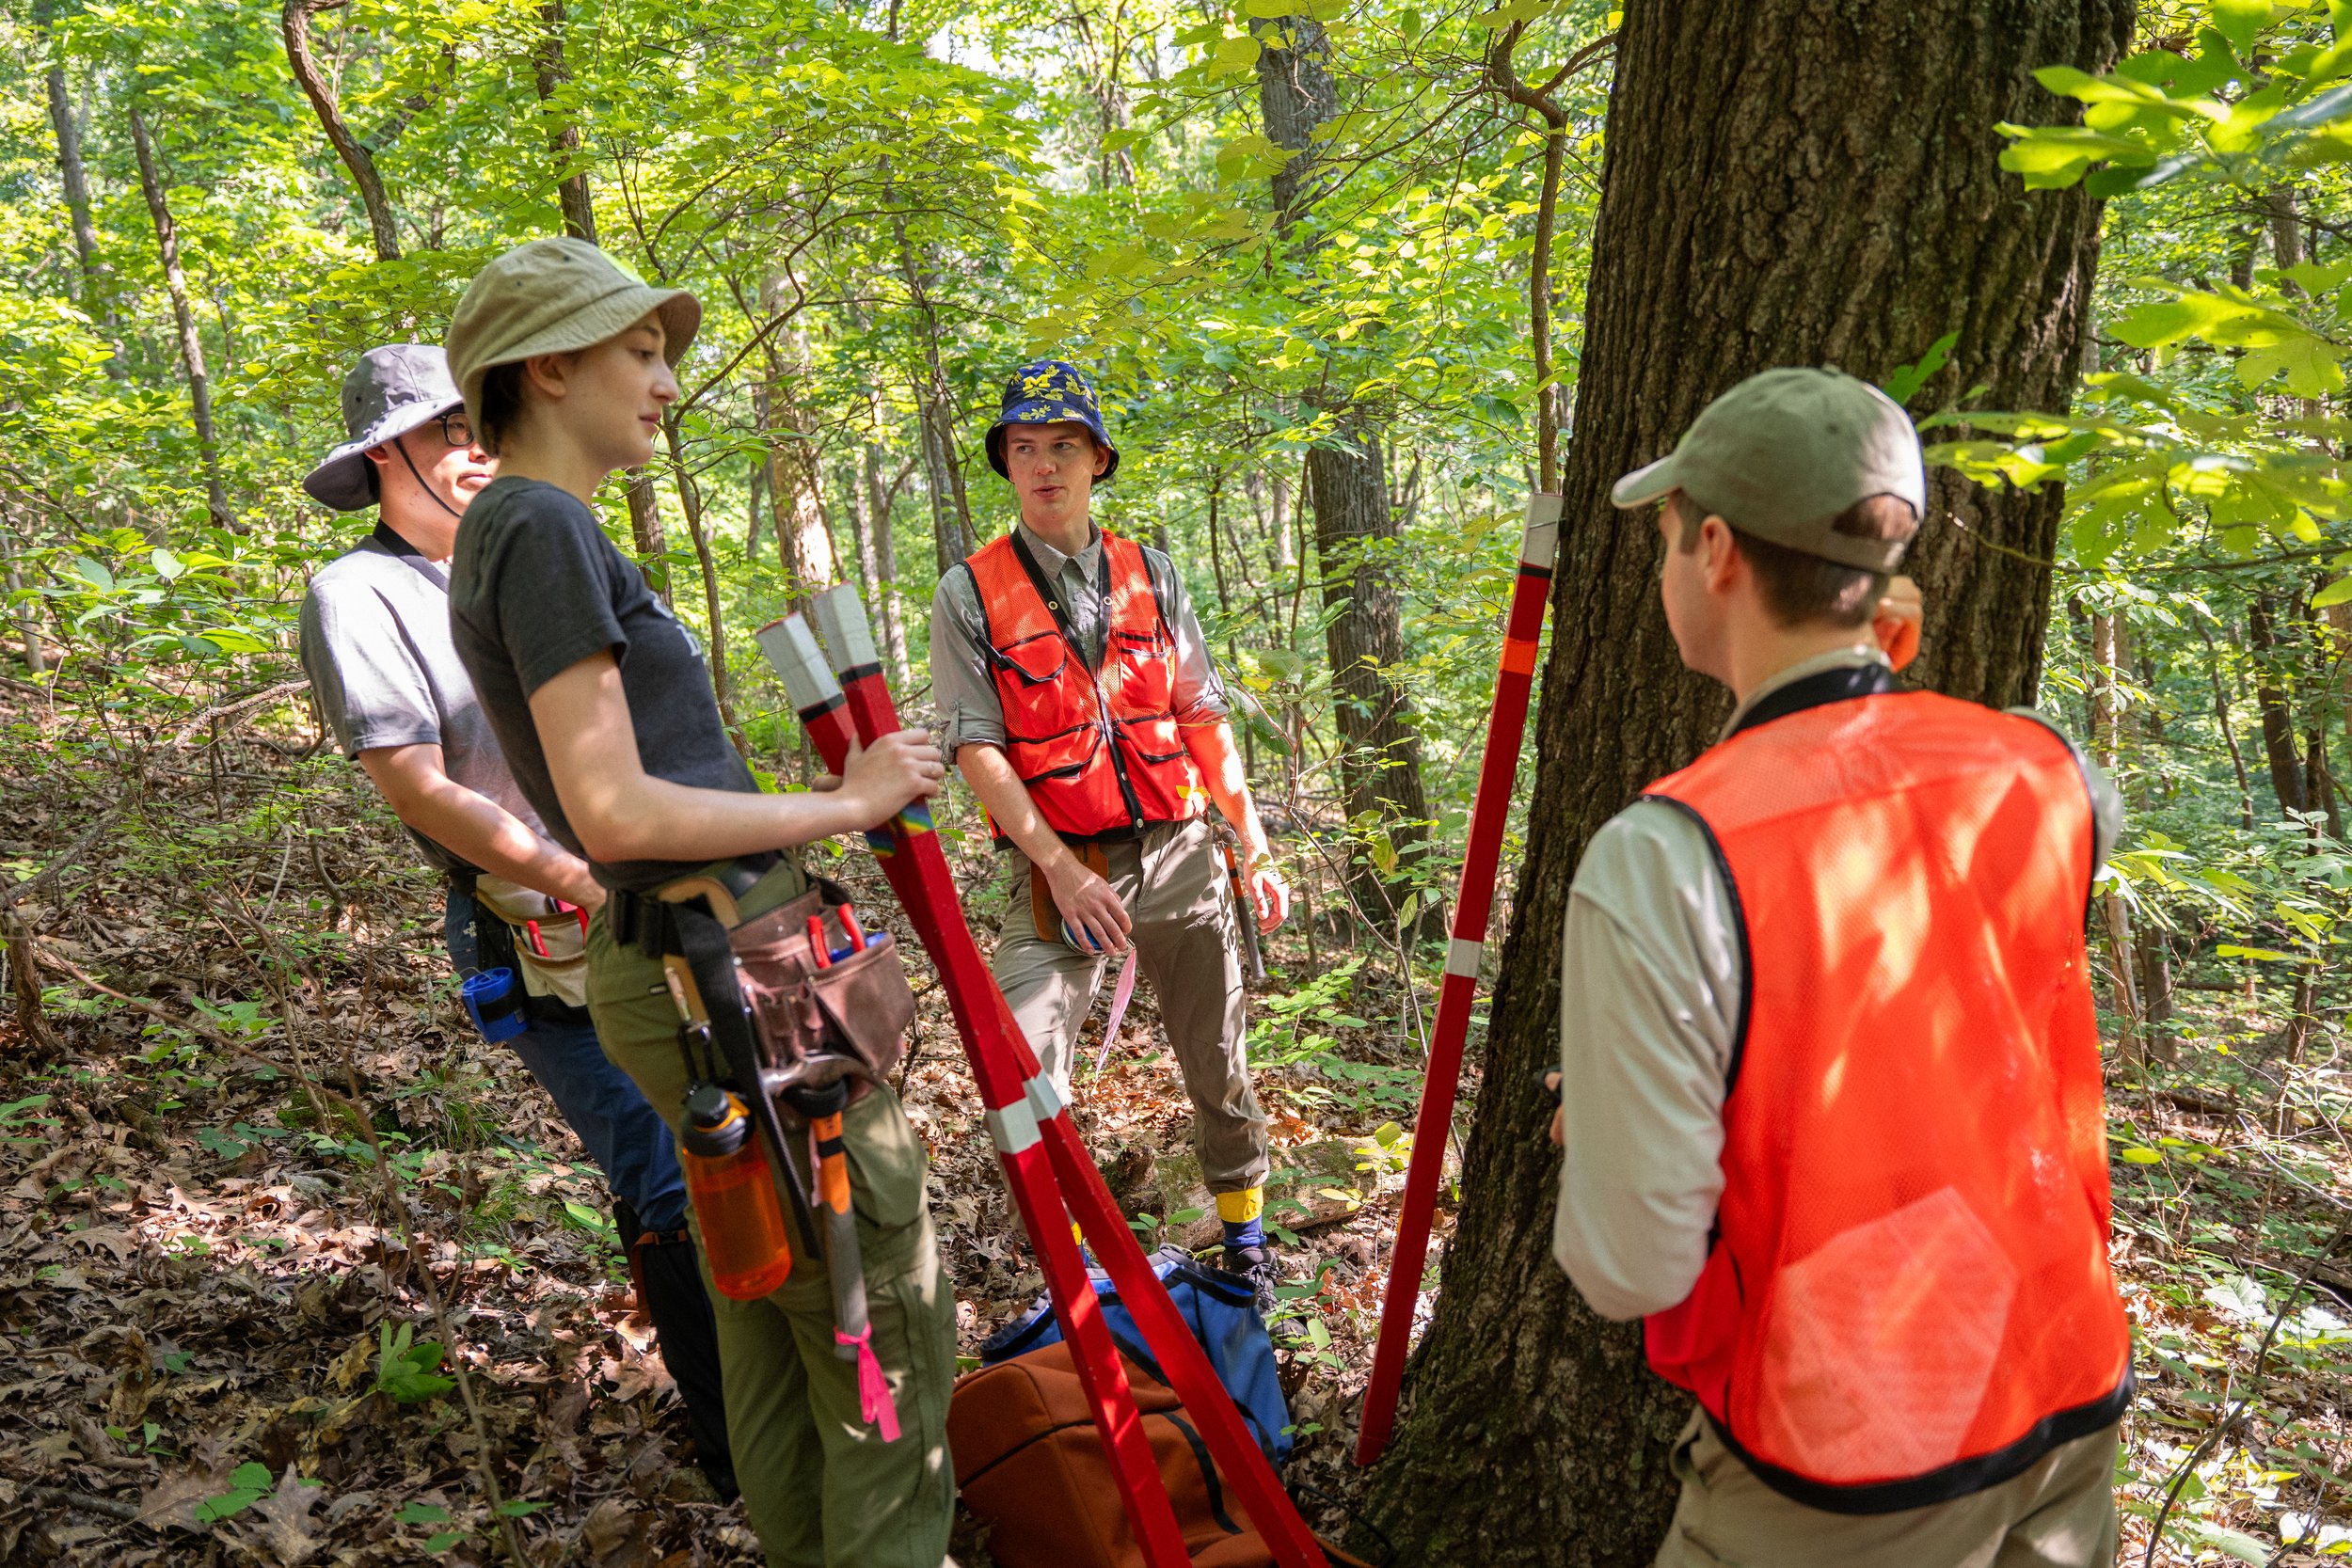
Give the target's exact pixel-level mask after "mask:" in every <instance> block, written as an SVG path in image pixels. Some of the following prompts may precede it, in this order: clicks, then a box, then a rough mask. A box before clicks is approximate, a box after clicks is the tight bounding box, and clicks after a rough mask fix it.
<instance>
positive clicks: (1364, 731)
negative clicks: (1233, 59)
mask: <svg viewBox="0 0 2352 1568" xmlns="http://www.w3.org/2000/svg"><path fill="white" fill-rule="evenodd" d="M1251 25H1252V26H1253V27H1254V28H1255V29H1256V31H1257V34H1258V40H1259V45H1260V48H1259V53H1258V103H1259V108H1260V111H1261V113H1262V114H1263V116H1264V119H1265V127H1266V136H1267V138H1268V139H1269V140H1271V141H1273V142H1274V144H1275V145H1276V146H1278V147H1280V148H1282V149H1284V150H1286V151H1288V152H1289V153H1290V154H1291V156H1290V158H1289V160H1288V161H1287V162H1286V163H1284V164H1283V166H1282V167H1281V168H1279V169H1278V170H1277V171H1276V172H1275V174H1274V177H1273V198H1274V212H1275V222H1276V225H1277V227H1278V228H1279V230H1281V231H1282V232H1284V233H1289V232H1291V231H1292V230H1294V229H1295V227H1296V225H1297V224H1298V223H1299V221H1300V220H1301V219H1302V218H1303V217H1305V215H1306V214H1307V213H1308V211H1309V209H1310V208H1311V206H1312V204H1313V201H1314V198H1315V197H1316V195H1317V194H1319V193H1320V191H1321V190H1322V189H1323V185H1324V182H1323V179H1322V176H1321V174H1320V173H1319V172H1318V170H1319V166H1320V164H1321V159H1320V157H1319V156H1318V154H1317V153H1316V151H1315V148H1316V142H1315V133H1316V131H1317V130H1319V129H1320V128H1322V127H1323V126H1324V125H1326V124H1327V123H1328V122H1329V121H1330V120H1331V119H1332V117H1333V116H1334V115H1336V114H1337V113H1338V112H1339V93H1338V89H1337V87H1335V85H1334V84H1333V82H1332V80H1331V73H1330V70H1329V63H1328V62H1329V55H1330V42H1329V40H1328V39H1327V36H1326V35H1325V33H1324V30H1323V24H1321V23H1319V22H1317V21H1314V20H1313V19H1311V18H1310V17H1307V16H1304V15H1295V16H1289V17H1284V18H1281V19H1279V21H1271V22H1259V23H1253V24H1251ZM1310 243H1312V242H1310ZM1310 402H1311V403H1312V404H1314V405H1315V406H1317V407H1318V408H1320V409H1322V410H1324V411H1327V412H1328V413H1330V414H1331V415H1332V416H1333V420H1334V424H1333V428H1332V431H1331V433H1330V434H1329V435H1328V436H1326V437H1325V438H1324V439H1322V440H1321V441H1318V442H1317V443H1316V444H1315V445H1314V446H1313V447H1312V448H1311V449H1310V450H1309V451H1308V453H1307V504H1308V505H1309V507H1311V509H1312V510H1313V512H1314V515H1315V549H1316V553H1317V555H1318V556H1319V557H1320V559H1321V562H1322V569H1323V605H1324V610H1325V613H1326V614H1327V616H1328V618H1329V620H1328V624H1327V626H1326V627H1325V628H1324V634H1323V635H1324V650H1325V653H1326V655H1327V657H1329V659H1330V663H1331V684H1332V689H1333V691H1332V708H1333V715H1334V718H1335V719H1336V721H1337V723H1338V728H1339V733H1340V747H1341V753H1340V779H1341V783H1342V784H1343V789H1344V792H1345V797H1346V802H1347V815H1348V818H1349V820H1350V821H1351V822H1353V823H1363V822H1367V821H1370V822H1376V823H1378V824H1379V829H1378V831H1379V832H1380V833H1381V834H1382V835H1384V836H1385V839H1386V842H1387V846H1388V849H1387V851H1386V852H1383V853H1380V854H1379V855H1378V856H1377V857H1376V858H1373V857H1367V858H1365V859H1363V860H1361V861H1360V862H1359V863H1357V864H1356V866H1355V868H1354V869H1353V870H1352V871H1351V873H1350V875H1349V884H1350V886H1351V887H1352V888H1353V889H1354V891H1355V895H1356V901H1357V903H1358V904H1359V905H1360V906H1361V907H1362V909H1363V911H1364V913H1365V914H1366V915H1368V916H1370V917H1371V918H1372V919H1374V920H1375V921H1377V922H1379V923H1380V924H1382V925H1384V926H1385V925H1391V924H1392V923H1393V920H1394V918H1395V916H1396V914H1397V913H1398V912H1399V906H1400V904H1401V902H1402V898H1401V896H1400V895H1396V894H1395V893H1394V892H1393V889H1392V884H1391V882H1390V880H1389V876H1390V874H1391V871H1392V870H1393V869H1394V868H1396V867H1399V866H1406V867H1409V868H1411V869H1414V870H1418V869H1420V868H1421V856H1420V854H1419V850H1420V848H1421V847H1422V845H1423V844H1424V843H1425V841H1426V840H1427V838H1428V832H1429V829H1428V818H1429V800H1428V796H1427V795H1426V793H1425V792H1424V791H1423V789H1422V777H1421V736H1420V734H1419V732H1417V731H1416V730H1415V729H1414V727H1413V718H1412V703H1411V700H1410V699H1409V698H1408V697H1407V696H1406V692H1405V689H1404V687H1403V686H1402V685H1400V684H1399V683H1398V681H1397V679H1396V677H1395V676H1394V675H1393V674H1392V673H1391V671H1392V670H1393V669H1394V668H1395V667H1396V666H1397V665H1398V664H1400V663H1402V662H1403V660H1404V657H1405V626H1404V621H1403V615H1402V610H1403V595H1401V594H1399V593H1398V592H1397V588H1396V581H1395V578H1394V577H1393V575H1392V573H1391V567H1390V562H1389V561H1388V559H1387V557H1388V556H1389V555H1390V554H1391V553H1392V552H1391V551H1390V550H1389V549H1387V548H1386V547H1385V546H1391V545H1392V544H1393V543H1394V542H1395V540H1396V539H1397V538H1398V536H1399V530H1398V522H1397V514H1396V512H1395V510H1394V509H1392V508H1391V506H1390V504H1389V482H1388V472H1387V465H1386V462H1385V461H1384V448H1385V446H1386V444H1387V443H1386V436H1385V432H1384V431H1383V430H1382V429H1381V428H1380V426H1379V425H1378V424H1377V423H1376V422H1375V420H1374V418H1373V415H1372V413H1371V411H1370V410H1369V409H1367V408H1365V407H1363V406H1362V405H1360V404H1355V403H1353V402H1351V401H1350V400H1349V399H1348V397H1347V395H1346V394H1345V393H1344V392H1339V393H1336V394H1328V395H1322V396H1317V397H1312V398H1311V399H1310ZM1376 843H1377V841H1376V840H1375V844H1376ZM1382 862H1385V863H1386V865H1385V866H1384V865H1383V864H1382ZM1412 926H1413V930H1414V933H1415V934H1416V935H1427V936H1436V935H1438V934H1441V932H1442V930H1443V924H1442V914H1441V911H1440V910H1439V898H1438V895H1436V893H1435V891H1434V889H1433V890H1432V891H1431V892H1430V893H1429V894H1428V895H1424V896H1423V897H1422V900H1421V901H1420V904H1419V906H1418V908H1417V909H1416V910H1415V911H1414V915H1413V920H1412Z"/></svg>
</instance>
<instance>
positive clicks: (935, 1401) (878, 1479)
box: [588, 861, 956, 1568]
mask: <svg viewBox="0 0 2352 1568" xmlns="http://www.w3.org/2000/svg"><path fill="white" fill-rule="evenodd" d="M803 886H805V883H804V881H803V879H802V877H801V874H800V872H799V871H798V869H797V868H795V867H794V866H793V865H792V864H791V863H789V862H788V861H787V862H786V863H782V864H779V865H778V866H777V867H776V868H775V869H774V870H772V871H771V872H769V873H768V875H767V876H766V877H765V878H763V879H761V880H760V882H759V883H758V885H757V886H755V887H754V888H753V889H752V891H751V893H750V894H749V895H747V896H746V897H745V898H744V899H743V900H742V911H743V913H744V914H745V915H746V916H747V917H748V916H750V915H754V914H758V913H761V912H763V911H767V910H770V909H773V908H774V907H775V906H777V905H778V904H782V903H785V902H787V900H789V899H791V898H793V897H795V896H797V895H799V894H800V892H801V891H802V889H803ZM588 1006H589V1010H590V1012H591V1013H592V1014H593V1015H594V1017H595V1019H596V1034H597V1036H598V1037H599V1038H601V1039H602V1040H603V1041H604V1049H605V1053H606V1054H608V1055H609V1056H611V1057H612V1060H613V1062H614V1063H615V1064H616V1065H618V1066H619V1067H620V1069H621V1070H623V1071H624V1072H626V1073H628V1075H629V1077H630V1078H632V1079H634V1080H635V1081H636V1083H637V1086H638V1087H639V1088H640V1089H642V1090H643V1091H644V1096H645V1098H646V1100H647V1101H651V1102H652V1104H653V1107H654V1109H656V1110H657V1111H659V1112H660V1114H661V1117H662V1119H663V1120H664V1121H666V1122H667V1123H669V1126H670V1131H671V1132H672V1134H673V1136H675V1134H676V1132H677V1130H678V1124H679V1102H680V1101H682V1100H683V1098H684V1097H685V1093H686V1085H687V1071H686V1065H685V1062H684V1060H683V1058H682V1057H681V1056H680V1054H679V1052H678V1041H677V1030H678V1017H677V1008H676V1006H675V1004H674V1003H673V1002H672V1001H671V1000H670V993H669V989H668V987H667V986H666V985H665V984H664V982H663V979H662V974H661V965H660V961H659V960H657V959H653V958H647V957H645V956H644V953H642V952H641V951H639V950H638V948H637V947H636V946H634V945H633V944H630V943H626V942H616V941H614V939H613V933H612V926H611V922H610V921H609V920H608V919H607V918H606V916H605V915H604V914H603V913H601V912H600V913H599V914H598V915H597V916H596V922H595V924H594V925H593V926H592V927H591V928H590V931H589V938H588ZM842 1132H843V1140H844V1142H845V1143H846V1144H847V1146H848V1157H849V1166H850V1198H851V1202H852V1204H853V1206H854V1207H855V1209H856V1212H857V1232H858V1244H859V1248H860V1250H861V1252H862V1253H863V1255H864V1256H863V1261H864V1264H865V1269H866V1300H867V1306H868V1307H869V1309H870V1312H871V1314H872V1318H873V1325H874V1340H873V1343H874V1353H875V1354H876V1355H877V1356H878V1357H879V1358H880V1359H881V1362H882V1371H883V1373H884V1375H885V1376H886V1377H887V1378H888V1380H889V1383H890V1394H891V1398H892V1399H893V1400H894V1401H895V1402H897V1404H898V1423H899V1427H900V1433H899V1436H898V1441H897V1442H895V1443H884V1442H883V1441H882V1436H881V1434H880V1433H877V1432H876V1431H875V1430H874V1429H873V1428H872V1427H870V1426H868V1425H866V1423H865V1422H864V1421H863V1420H862V1419H860V1418H859V1414H858V1391H857V1367H856V1364H855V1363H854V1362H850V1361H843V1360H841V1359H839V1358H838V1357H836V1356H835V1355H834V1338H833V1294H832V1290H831V1287H830V1285H829V1283H828V1278H827V1275H826V1266H825V1259H823V1258H822V1257H821V1256H819V1257H816V1258H810V1257H805V1256H803V1254H802V1252H801V1250H800V1248H799V1246H798V1238H797V1237H796V1238H795V1239H794V1240H795V1246H794V1250H793V1258H792V1276H791V1277H790V1278H789V1279H787V1280H786V1281H785V1283H784V1284H783V1285H781V1286H780V1287H778V1288H777V1289H776V1290H775V1291H773V1292H771V1294H769V1295H768V1296H766V1297H764V1298H763V1299H761V1300H758V1301H748V1302H747V1301H730V1300H728V1299H727V1298H726V1297H725V1296H723V1295H721V1294H719V1292H718V1291H716V1290H715V1289H714V1290H711V1291H710V1305H711V1307H712V1309H713V1310H714V1311H715V1312H716V1314H717V1316H718V1321H719V1363H720V1372H721V1377H722V1380H723V1384H724V1386H725V1390H726V1408H727V1436H728V1439H729V1441H730V1442H731V1444H732V1445H733V1447H734V1449H735V1473H736V1479H737V1481H738V1482H739V1484H740V1485H741V1486H742V1489H743V1507H744V1510H745V1512H746V1513H748V1514H749V1515H750V1517H751V1523H752V1528H753V1529H755V1530H756V1531H757V1532H758V1534H759V1540H760V1544H761V1545H762V1546H763V1547H765V1548H766V1549H767V1553H768V1560H769V1562H770V1563H771V1565H773V1568H940V1565H941V1563H942V1562H944V1561H946V1558H947V1529H948V1526H949V1524H950V1522H951V1520H952V1518H953V1515H954V1504H955V1470H954V1467H953V1466H952V1465H949V1464H948V1462H947V1394H948V1388H949V1386H950V1385H951V1384H952V1383H953V1382H954V1380H955V1375H956V1340H955V1297H954V1292H953V1289H952V1286H951V1282H950V1281H949V1279H948V1277H947V1275H946V1271H945V1270H944V1269H943V1268H942V1267H941V1266H940V1261H939V1249H938V1246H937V1244H936V1242H935V1238H934V1237H933V1235H932V1232H931V1219H930V1209H929V1207H928V1206H927V1205H926V1203H925V1201H924V1192H923V1182H924V1175H925V1153H924V1149H923V1143H922V1140H921V1139H919V1138H918V1137H916V1136H915V1133H914V1128H913V1127H911V1126H910V1125H908V1122H907V1118H906V1114H905V1112H903V1111H902V1110H900V1109H899V1106H898V1097H897V1096H896V1095H894V1094H892V1093H891V1092H890V1090H889V1089H888V1088H887V1087H880V1088H876V1089H873V1090H871V1091H869V1092H868V1093H867V1094H866V1096H865V1097H864V1098H863V1099H861V1100H859V1101H857V1103H855V1104H853V1105H851V1106H850V1108H849V1110H848V1111H847V1112H846V1113H844V1115H843V1117H842ZM794 1142H795V1145H796V1147H795V1148H793V1150H792V1151H791V1152H792V1161H793V1164H795V1165H798V1166H799V1167H800V1168H801V1174H802V1180H803V1181H806V1180H807V1179H808V1150H807V1148H806V1146H805V1144H804V1143H803V1142H801V1141H800V1140H794ZM688 1220H689V1227H690V1228H691V1230H692V1231H693V1234H694V1241H695V1250H696V1253H697V1255H698V1256H703V1277H704V1284H705V1286H706V1287H708V1285H709V1275H710V1269H709V1260H708V1258H707V1255H703V1249H702V1227H701V1223H700V1219H699V1217H698V1216H695V1215H693V1214H691V1212H690V1214H689V1216H688ZM787 1223H788V1222H787Z"/></svg>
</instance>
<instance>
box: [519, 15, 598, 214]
mask: <svg viewBox="0 0 2352 1568" xmlns="http://www.w3.org/2000/svg"><path fill="white" fill-rule="evenodd" d="M531 63H532V78H533V82H534V84H535V85H536V87H538V90H539V107H540V108H541V110H542V111H544V112H545V113H546V114H547V115H548V117H549V119H550V121H551V122H552V126H553V128H552V129H551V130H549V131H548V151H549V152H552V153H553V154H555V198H556V204H557V205H558V206H559V207H561V208H562V209H563V212H564V233H566V234H569V235H570V236H571V237H572V238H573V239H575V240H586V241H587V242H588V243H589V244H590V245H595V244H596V207H595V205H594V204H593V203H592V202H591V201H590V200H589V198H588V171H587V170H586V169H584V168H574V167H573V166H572V165H573V163H574V162H575V161H576V160H577V159H578V158H579V156H580V122H579V121H578V120H577V119H573V118H572V111H571V110H570V109H569V108H568V107H566V106H565V105H564V104H561V103H557V102H556V100H557V98H558V96H559V95H560V94H561V93H562V92H563V90H564V87H566V86H567V85H569V83H570V82H571V79H572V73H571V68H570V67H569V66H567V65H566V64H564V0H546V4H544V5H542V6H541V7H540V8H539V47H538V48H537V49H536V50H535V51H533V52H532V62H531Z"/></svg>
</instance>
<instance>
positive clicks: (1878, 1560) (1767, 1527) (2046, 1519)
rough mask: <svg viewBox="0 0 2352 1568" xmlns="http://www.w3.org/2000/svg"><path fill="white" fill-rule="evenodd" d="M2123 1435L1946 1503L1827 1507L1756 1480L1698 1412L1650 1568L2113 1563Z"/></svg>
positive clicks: (2079, 1447)
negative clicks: (1852, 1509)
mask: <svg viewBox="0 0 2352 1568" xmlns="http://www.w3.org/2000/svg"><path fill="white" fill-rule="evenodd" d="M2116 1432H2117V1429H2116V1428H2114V1427H2107V1428H2106V1429H2105V1430H2103V1431H2100V1432H2094V1433H2091V1434H2090V1436H2088V1437H2078V1438H2076V1439H2074V1441H2073V1442H2071V1443H2067V1444H2063V1445H2061V1446H2060V1447H2058V1448H2057V1449H2052V1450H2051V1451H2050V1452H2048V1453H2046V1454H2044V1455H2042V1459H2041V1461H2040V1462H2039V1463H2038V1464H2036V1465H2034V1466H2033V1467H2032V1468H2030V1469H2028V1470H2027V1471H2026V1473H2025V1474H2023V1475H2021V1476H2015V1477H2012V1478H2011V1479H2010V1480H2008V1481H2003V1482H2001V1483H2000V1484H1999V1485H1998V1486H1991V1487H1987V1488H1986V1489H1985V1490H1983V1491H1981V1492H1974V1493H1971V1494H1969V1495H1968V1496H1967V1497H1955V1498H1953V1499H1952V1500H1951V1501H1949V1502H1942V1503H1932V1504H1931V1505H1929V1506H1928V1507H1926V1508H1913V1509H1906V1510H1904V1511H1903V1512H1901V1513H1825V1512H1823V1511H1822V1510H1820V1509H1818V1508H1807V1507H1806V1506H1804V1504H1803V1503H1799V1502H1792V1501H1791V1500H1789V1499H1788V1498H1787V1497H1782V1496H1781V1495H1780V1494H1779V1493H1777V1492H1775V1491H1773V1490H1772V1488H1771V1487H1769V1486H1767V1485H1765V1484H1764V1483H1763V1482H1762V1481H1758V1480H1757V1479H1756V1472H1754V1471H1753V1470H1750V1469H1749V1468H1748V1467H1747V1465H1745V1464H1743V1463H1741V1461H1740V1457H1739V1455H1737V1454H1735V1453H1733V1452H1732V1451H1731V1450H1730V1449H1726V1448H1725V1447H1724V1444H1723V1440H1722V1439H1721V1438H1719V1437H1718V1436H1716V1435H1715V1429H1714V1427H1713V1426H1712V1425H1711V1424H1710V1423H1709V1422H1708V1420H1707V1418H1706V1417H1705V1416H1704V1415H1703V1414H1701V1413H1700V1412H1698V1411H1695V1410H1694V1411H1692V1413H1691V1419H1690V1421H1689V1422H1688V1423H1686V1424H1685V1425H1684V1427H1683V1429H1682V1435H1681V1436H1680V1437H1679V1438H1677V1440H1676V1443H1675V1449H1674V1471H1675V1474H1676V1476H1677V1477H1678V1478H1679V1479H1680V1480H1681V1481H1682V1496H1681V1497H1680V1498H1679V1499H1678V1500H1677V1502H1676V1504H1675V1516H1674V1523H1673V1524H1672V1525H1671V1526H1670V1527H1668V1528H1667V1530H1666V1539H1665V1542H1664V1544H1661V1546H1660V1547H1659V1548H1658V1556H1657V1559H1656V1560H1655V1564H1654V1568H2113V1564H2114V1562H2115V1533H2116V1531H2115V1444H2116Z"/></svg>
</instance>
